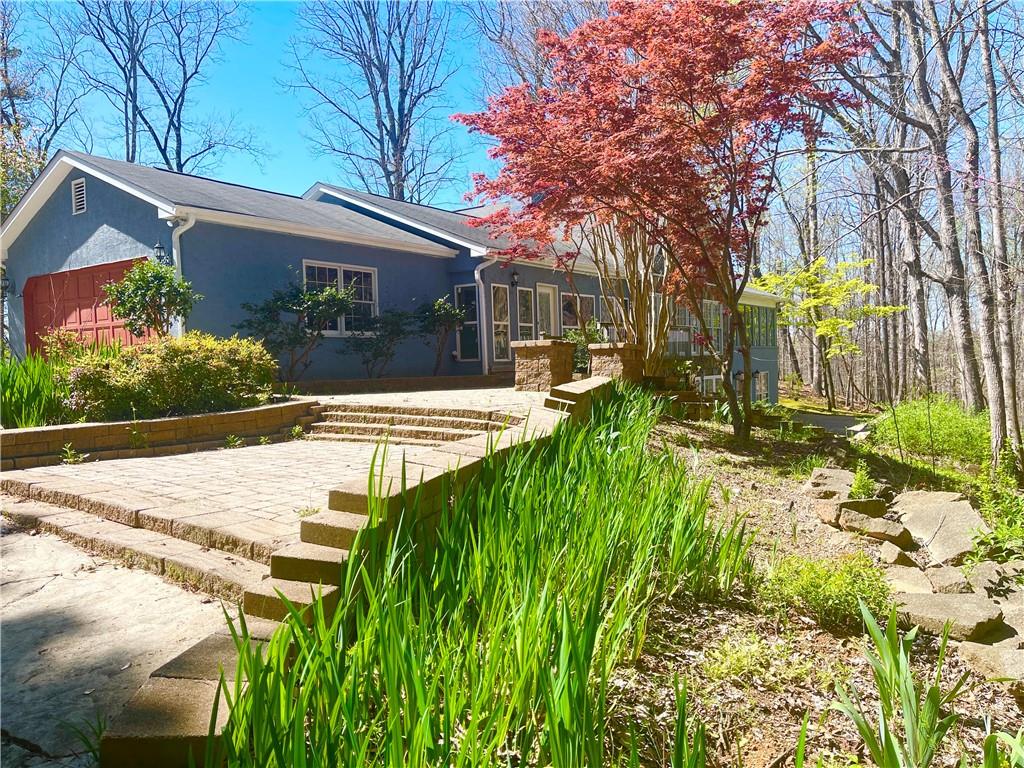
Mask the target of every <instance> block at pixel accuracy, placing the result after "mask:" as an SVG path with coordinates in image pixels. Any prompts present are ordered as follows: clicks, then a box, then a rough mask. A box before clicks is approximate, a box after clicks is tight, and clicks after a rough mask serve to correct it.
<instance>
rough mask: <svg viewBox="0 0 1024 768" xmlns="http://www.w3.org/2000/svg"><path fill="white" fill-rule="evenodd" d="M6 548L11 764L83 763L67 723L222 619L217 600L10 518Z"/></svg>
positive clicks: (109, 709)
mask: <svg viewBox="0 0 1024 768" xmlns="http://www.w3.org/2000/svg"><path fill="white" fill-rule="evenodd" d="M4 525H5V526H6V522H5V523H4ZM0 554H2V564H0V573H2V585H3V595H2V605H3V624H2V626H0V632H2V646H0V647H2V652H3V657H2V663H0V667H2V670H0V674H2V687H0V697H2V707H3V729H4V732H5V735H9V738H5V739H4V740H3V742H4V743H3V747H2V758H0V762H2V763H3V765H4V766H5V767H6V766H7V765H15V766H16V765H24V766H33V767H35V766H43V765H46V766H53V767H54V768H56V766H62V767H63V766H70V765H77V764H78V762H77V761H76V760H73V759H72V758H73V756H74V755H76V754H77V753H80V752H82V747H81V744H80V742H79V741H78V740H77V739H76V738H75V737H74V735H73V734H72V733H71V731H70V730H69V729H68V727H67V724H71V725H75V726H78V727H83V726H86V725H87V724H89V723H95V721H96V717H97V715H101V716H103V715H105V716H107V717H108V718H109V717H113V716H114V715H116V714H117V712H118V711H119V710H120V708H121V706H122V705H123V704H124V703H125V702H126V701H127V700H128V699H129V698H130V697H131V696H132V695H133V694H134V693H135V692H136V691H137V690H138V689H139V687H141V686H142V684H143V683H144V682H146V680H147V678H148V677H149V674H150V672H152V671H153V670H154V669H156V668H157V667H159V666H160V665H161V664H163V663H165V662H166V661H168V660H169V659H171V658H173V657H174V656H176V655H177V654H179V653H181V652H182V651H184V650H185V649H186V648H188V647H189V646H191V645H192V644H193V643H195V642H196V641H198V640H200V639H202V638H203V637H205V636H207V635H208V634H210V633H211V632H213V631H215V630H217V629H219V628H220V627H222V626H223V624H224V614H223V611H222V609H221V604H220V602H219V601H215V600H213V599H212V598H208V597H206V596H204V595H201V594H195V593H189V592H186V591H184V590H183V589H181V588H180V587H177V586H174V585H173V584H170V583H168V582H165V581H164V580H163V579H161V578H160V577H159V576H156V575H154V574H151V573H147V572H143V571H133V570H131V569H128V568H124V567H121V566H118V565H115V564H113V563H111V562H109V561H106V560H103V559H102V558H97V557H91V556H89V555H87V554H85V553H84V552H81V551H80V550H78V549H76V548H75V547H73V546H71V545H70V544H67V543H66V542H64V541H61V540H60V539H58V538H57V537H55V536H50V535H47V534H40V535H31V534H29V533H26V532H22V531H14V530H10V529H7V528H5V529H4V531H3V537H2V539H0Z"/></svg>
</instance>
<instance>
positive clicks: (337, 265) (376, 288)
mask: <svg viewBox="0 0 1024 768" xmlns="http://www.w3.org/2000/svg"><path fill="white" fill-rule="evenodd" d="M307 265H308V266H311V267H327V268H328V269H336V270H338V290H339V291H343V290H345V287H344V286H343V285H342V281H343V276H342V274H341V273H342V270H345V269H349V270H352V271H354V272H371V273H372V274H373V310H372V312H373V314H371V315H370V317H377V316H378V315H380V300H379V298H378V296H379V295H380V281H379V280H378V277H377V268H376V267H366V266H363V265H362V264H343V263H342V262H339V261H320V260H318V259H303V260H302V287H303V288H305V287H306V266H307ZM360 303H361V304H363V303H365V302H360ZM357 334H359V332H358V331H347V330H345V316H344V315H342V316H341V317H339V318H338V330H336V331H328V330H325V331H324V336H325V337H329V338H335V339H343V338H345V337H347V336H355V335H357ZM360 335H362V334H360Z"/></svg>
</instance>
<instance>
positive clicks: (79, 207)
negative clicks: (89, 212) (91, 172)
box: [71, 179, 85, 216]
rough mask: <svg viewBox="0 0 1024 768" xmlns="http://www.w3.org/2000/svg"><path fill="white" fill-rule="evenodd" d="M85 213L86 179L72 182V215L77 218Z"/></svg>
mask: <svg viewBox="0 0 1024 768" xmlns="http://www.w3.org/2000/svg"><path fill="white" fill-rule="evenodd" d="M80 213H85V179H75V180H74V181H72V182H71V214H72V215H73V216H77V215H78V214H80Z"/></svg>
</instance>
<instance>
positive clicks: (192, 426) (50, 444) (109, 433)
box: [0, 400, 316, 470]
mask: <svg viewBox="0 0 1024 768" xmlns="http://www.w3.org/2000/svg"><path fill="white" fill-rule="evenodd" d="M314 405H316V401H315V400H289V401H287V402H284V403H271V404H270V405H261V406H258V407H256V408H245V409H242V410H240V411H225V412H223V413H199V414H195V415H192V416H171V417H169V418H166V419H143V420H139V421H110V422H102V423H91V424H57V425H54V426H50V427H25V428H23V429H3V430H0V458H2V462H0V467H2V468H3V469H5V470H7V469H28V468H30V467H38V466H43V465H47V464H59V463H60V461H61V456H60V453H61V450H62V449H63V447H64V446H65V445H67V444H69V443H70V444H71V447H72V448H73V449H74V450H76V451H77V452H78V453H87V454H89V458H90V459H122V458H130V457H133V456H159V455H169V454H171V453H181V452H183V451H185V450H190V449H191V450H200V449H202V448H207V447H222V446H223V445H224V438H226V437H227V436H228V435H236V436H238V437H243V438H244V437H257V436H260V435H274V434H277V433H280V432H282V431H287V430H288V429H290V428H291V427H292V426H293V425H294V424H295V423H296V422H298V420H299V419H300V418H302V417H304V416H308V415H309V414H310V411H311V409H312V408H313V406H314Z"/></svg>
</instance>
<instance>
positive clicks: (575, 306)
mask: <svg viewBox="0 0 1024 768" xmlns="http://www.w3.org/2000/svg"><path fill="white" fill-rule="evenodd" d="M596 312H597V300H596V299H595V298H594V297H593V296H591V295H585V294H581V295H579V296H574V295H573V294H571V293H563V294H562V327H563V328H582V327H584V326H585V325H586V324H587V323H588V322H590V320H591V319H592V318H594V317H596V316H597V315H596Z"/></svg>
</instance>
